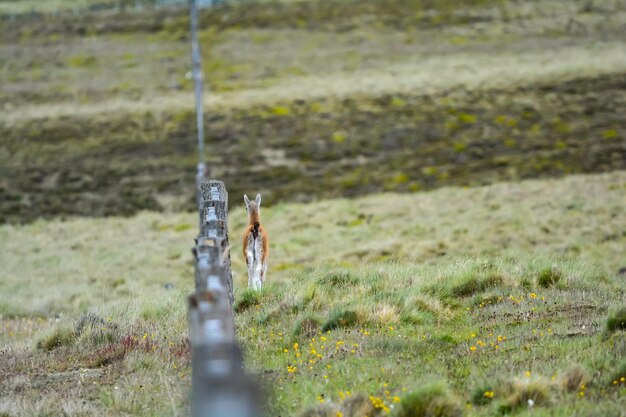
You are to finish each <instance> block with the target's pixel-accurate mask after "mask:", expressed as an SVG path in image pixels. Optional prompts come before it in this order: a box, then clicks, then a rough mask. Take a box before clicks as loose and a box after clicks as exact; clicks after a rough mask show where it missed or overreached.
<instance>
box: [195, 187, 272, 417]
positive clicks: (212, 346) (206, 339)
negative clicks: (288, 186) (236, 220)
mask: <svg viewBox="0 0 626 417" xmlns="http://www.w3.org/2000/svg"><path fill="white" fill-rule="evenodd" d="M197 201H198V211H199V216H200V218H199V220H200V235H199V236H198V238H197V239H196V245H195V247H194V248H193V249H192V253H193V255H194V260H195V285H196V291H195V292H194V293H193V294H191V295H190V296H189V298H188V301H189V323H190V325H191V336H190V340H191V367H192V378H191V384H192V393H191V399H192V405H191V412H192V416H193V417H259V416H260V406H259V404H260V390H259V385H258V383H257V382H256V381H255V380H254V379H252V378H251V377H250V376H249V375H246V374H245V373H244V372H243V367H242V363H243V361H242V356H241V352H240V350H239V346H238V345H237V342H236V339H235V321H234V316H233V301H234V299H233V279H232V270H231V267H230V250H229V245H228V193H227V192H226V188H225V187H224V183H223V182H221V181H214V180H210V181H198V183H197Z"/></svg>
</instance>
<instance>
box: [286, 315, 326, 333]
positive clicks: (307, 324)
mask: <svg viewBox="0 0 626 417" xmlns="http://www.w3.org/2000/svg"><path fill="white" fill-rule="evenodd" d="M320 329H321V324H320V321H319V319H318V318H317V317H314V316H312V315H306V316H304V317H301V318H300V319H298V321H297V322H296V324H295V326H294V328H293V335H294V336H296V337H299V336H302V337H304V338H307V339H309V338H311V337H313V336H315V335H316V334H318V333H319V331H320Z"/></svg>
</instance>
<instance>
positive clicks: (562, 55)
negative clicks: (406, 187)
mask: <svg viewBox="0 0 626 417" xmlns="http://www.w3.org/2000/svg"><path fill="white" fill-rule="evenodd" d="M552 48H556V47H555V46H554V45H551V46H550V48H549V49H547V50H541V49H540V50H529V51H525V52H520V51H510V52H507V51H504V50H503V51H502V52H501V53H500V54H498V55H494V54H493V52H491V51H490V52H484V53H480V52H476V53H472V54H467V53H463V52H460V53H457V54H452V55H443V56H427V57H419V56H418V57H415V58H414V60H413V62H405V63H402V64H395V65H390V66H387V67H386V68H384V70H358V71H354V72H339V73H334V74H328V75H321V76H293V77H288V78H285V79H284V80H281V81H276V82H275V83H274V84H273V85H271V86H269V87H267V88H255V89H249V90H245V89H244V90H240V91H235V92H226V93H213V94H210V95H207V96H206V98H205V105H206V107H207V109H208V110H209V111H210V110H211V109H220V110H223V109H228V108H247V107H251V106H258V105H261V104H265V105H272V104H276V103H279V102H281V101H292V100H298V99H311V98H317V97H326V96H333V97H336V98H346V97H351V96H355V95H357V96H358V95H372V94H373V95H382V94H393V93H400V92H406V91H419V92H423V93H424V94H432V93H436V92H439V91H442V90H447V89H450V88H456V87H463V88H467V89H478V88H494V87H496V88H497V87H509V86H515V85H521V84H528V83H538V82H542V81H550V80H554V79H559V80H561V81H567V80H571V79H574V78H578V77H581V76H586V75H602V74H611V73H620V72H623V71H624V70H626V47H625V46H624V44H623V42H619V43H618V42H606V43H602V44H588V45H584V44H583V45H576V46H568V47H566V46H562V47H558V48H556V49H552ZM539 63H540V64H539ZM192 107H193V101H192V100H191V99H190V96H189V94H188V93H186V92H185V93H165V94H160V95H158V96H147V97H145V98H140V99H138V100H131V99H128V98H110V99H105V100H99V101H98V102H97V103H93V104H91V105H88V106H85V105H81V104H77V103H72V102H69V103H54V104H39V105H24V106H20V107H19V108H14V109H10V110H9V111H7V112H4V113H3V114H2V115H1V116H0V121H2V122H4V123H7V124H9V125H10V124H11V123H16V122H20V123H21V122H24V121H25V120H29V119H38V118H50V117H52V118H54V117H62V116H64V115H68V116H69V115H72V116H77V115H82V116H90V115H95V114H100V113H116V112H146V111H151V112H155V113H161V112H168V111H173V110H174V109H176V110H180V109H191V108H192Z"/></svg>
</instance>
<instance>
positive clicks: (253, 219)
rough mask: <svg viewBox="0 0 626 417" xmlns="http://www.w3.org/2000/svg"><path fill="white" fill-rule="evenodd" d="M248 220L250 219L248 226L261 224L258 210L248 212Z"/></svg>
mask: <svg viewBox="0 0 626 417" xmlns="http://www.w3.org/2000/svg"><path fill="white" fill-rule="evenodd" d="M248 218H249V219H250V224H251V225H254V224H260V223H261V216H260V214H259V210H258V209H252V210H250V211H249V212H248Z"/></svg>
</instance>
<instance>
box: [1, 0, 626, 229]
mask: <svg viewBox="0 0 626 417" xmlns="http://www.w3.org/2000/svg"><path fill="white" fill-rule="evenodd" d="M10 4H12V2H9V5H10ZM625 21H626V4H625V3H624V1H623V0H612V1H606V2H593V1H588V0H584V1H583V0H576V1H570V2H563V1H556V0H541V1H531V2H523V3H520V2H513V1H503V0H480V1H479V0H471V1H469V0H467V1H463V2H453V1H437V2H434V1H426V0H424V1H412V0H411V1H409V0H385V1H378V0H366V1H351V0H341V1H339V0H338V1H297V2H294V1H288V2H264V3H254V4H251V5H246V6H244V7H240V6H227V7H217V8H214V9H206V10H205V11H204V12H203V15H202V18H201V27H202V31H201V34H200V39H201V43H202V48H203V59H204V70H205V73H206V83H207V90H208V91H207V95H206V105H207V117H206V118H207V128H206V132H207V142H208V148H207V149H208V151H207V156H208V158H209V160H210V165H211V168H212V176H214V177H219V178H222V179H224V180H225V181H226V182H227V183H228V184H229V187H230V190H231V191H232V192H234V193H237V194H239V193H241V192H243V191H247V190H249V189H261V190H262V191H263V192H264V193H265V194H266V195H267V196H268V197H271V198H268V201H274V202H276V201H308V200H310V199H311V198H313V197H338V196H346V195H349V196H351V195H362V194H366V193H377V192H381V191H400V192H402V191H405V192H406V191H414V190H418V189H429V188H434V187H439V186H445V185H481V184H487V183H492V182H494V181H502V180H515V179H520V178H537V177H558V176H562V175H565V174H569V173H585V172H608V171H611V170H616V169H624V168H626V163H625V161H626V157H625V152H626V138H625V133H624V132H625V131H626V126H625V125H624V117H623V113H624V111H623V110H624V108H626V96H625V93H624V92H625V91H626V89H625V88H624V85H625V75H624V74H626V72H625V71H626V49H625V47H624V45H625V44H626V43H625V42H624V33H623V23H624V22H625ZM187 26H188V17H187V13H186V11H185V10H169V9H160V10H146V11H145V12H144V13H134V12H133V13H130V12H129V13H112V12H106V13H105V12H100V13H95V12H94V13H87V14H83V15H80V17H76V16H74V15H73V14H72V13H59V14H56V15H41V16H39V15H35V16H31V15H24V16H21V17H19V18H16V19H14V20H9V19H5V20H2V21H0V34H1V35H0V37H1V39H2V42H1V43H0V62H1V63H2V64H0V84H1V85H2V88H1V89H0V109H1V110H2V111H0V138H1V139H0V222H10V223H20V222H29V221H33V220H34V219H35V218H37V217H39V216H44V217H46V218H54V217H57V216H64V215H90V216H101V215H111V214H114V215H130V214H133V213H136V212H138V211H140V210H142V209H148V210H167V209H170V210H171V209H173V210H181V209H186V210H192V209H193V190H192V188H191V184H193V173H194V172H195V169H194V165H195V161H196V154H195V139H194V131H195V130H194V129H195V128H194V116H193V114H192V107H193V101H192V93H191V81H190V80H189V79H188V78H187V77H186V76H185V74H186V73H187V72H188V70H189V40H188V38H187Z"/></svg>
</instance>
